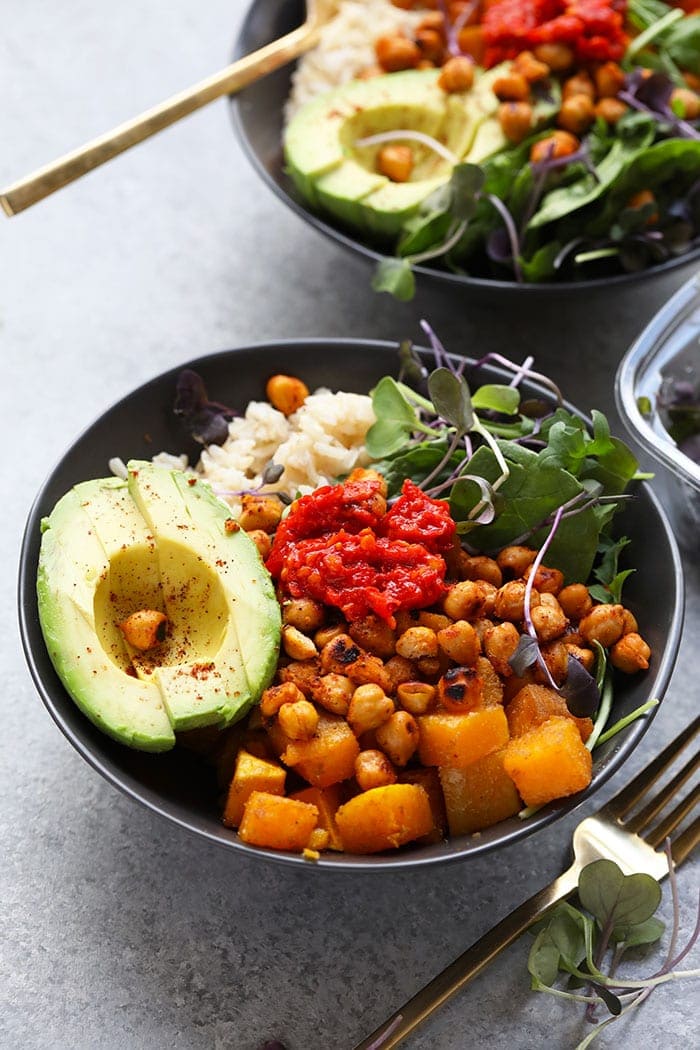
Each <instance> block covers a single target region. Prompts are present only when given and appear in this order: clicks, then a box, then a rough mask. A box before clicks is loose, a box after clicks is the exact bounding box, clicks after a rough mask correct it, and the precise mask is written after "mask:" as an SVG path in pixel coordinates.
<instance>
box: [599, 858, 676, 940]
mask: <svg viewBox="0 0 700 1050" xmlns="http://www.w3.org/2000/svg"><path fill="white" fill-rule="evenodd" d="M578 894H579V899H580V901H581V904H582V905H583V907H584V908H585V909H586V911H589V912H590V913H591V915H593V916H594V917H595V918H596V919H597V920H598V923H599V925H600V927H601V929H604V928H605V927H608V928H610V929H615V928H619V927H622V926H634V925H636V924H637V923H641V922H646V920H647V919H649V918H651V916H652V915H653V914H654V912H655V911H656V909H657V908H658V906H659V904H660V902H661V887H660V886H659V884H658V882H657V881H656V879H653V878H652V877H651V875H643V874H636V875H624V874H623V872H622V871H621V870H620V868H619V867H618V865H617V864H615V862H614V861H612V860H596V861H594V862H593V863H592V864H587V865H586V867H585V868H584V869H583V871H582V872H581V875H580V877H579V883H578Z"/></svg>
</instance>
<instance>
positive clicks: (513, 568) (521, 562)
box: [496, 547, 537, 578]
mask: <svg viewBox="0 0 700 1050" xmlns="http://www.w3.org/2000/svg"><path fill="white" fill-rule="evenodd" d="M536 557H537V551H534V550H533V549H532V547H504V548H503V550H501V551H499V552H498V554H497V555H496V563H497V565H498V567H499V568H500V569H501V571H502V572H504V573H506V574H507V575H508V576H513V577H515V578H518V577H520V576H524V575H525V570H526V569H527V568H528V566H529V565H532V563H533V561H534V560H535V558H536Z"/></svg>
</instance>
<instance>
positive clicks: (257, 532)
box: [248, 529, 272, 561]
mask: <svg viewBox="0 0 700 1050" xmlns="http://www.w3.org/2000/svg"><path fill="white" fill-rule="evenodd" d="M248 539H249V540H252V541H253V543H254V544H255V546H256V547H257V549H258V554H259V555H260V557H261V558H262V560H263V561H265V559H266V558H267V556H268V554H269V553H270V551H271V550H272V539H271V537H270V535H269V533H267V532H263V530H262V529H251V530H250V532H249V533H248Z"/></svg>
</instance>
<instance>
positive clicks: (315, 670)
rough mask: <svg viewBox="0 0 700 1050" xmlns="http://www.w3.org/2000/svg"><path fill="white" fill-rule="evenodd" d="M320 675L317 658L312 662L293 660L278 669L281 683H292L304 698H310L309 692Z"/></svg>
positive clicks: (319, 663)
mask: <svg viewBox="0 0 700 1050" xmlns="http://www.w3.org/2000/svg"><path fill="white" fill-rule="evenodd" d="M320 673H321V661H320V660H319V659H318V657H314V659H312V660H293V661H292V662H291V663H289V664H287V665H286V666H285V667H280V669H279V677H280V679H281V680H282V682H292V683H293V684H294V685H296V686H298V688H299V689H301V691H302V693H303V694H304V696H311V690H312V688H313V685H314V683H315V681H316V679H317V678H318V676H319V674H320Z"/></svg>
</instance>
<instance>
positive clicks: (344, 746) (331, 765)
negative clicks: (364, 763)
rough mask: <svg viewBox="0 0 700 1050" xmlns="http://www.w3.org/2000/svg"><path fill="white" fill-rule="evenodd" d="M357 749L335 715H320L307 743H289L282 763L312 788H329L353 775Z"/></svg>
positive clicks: (355, 742)
mask: <svg viewBox="0 0 700 1050" xmlns="http://www.w3.org/2000/svg"><path fill="white" fill-rule="evenodd" d="M359 753H360V745H359V744H358V742H357V737H356V736H355V734H354V733H353V731H352V729H351V728H350V726H349V725H348V723H347V722H346V721H345V719H344V718H341V717H340V716H339V715H331V714H321V715H320V716H319V720H318V727H317V729H316V732H315V733H314V735H313V736H312V737H310V739H309V740H289V741H288V743H287V745H286V748H285V750H284V753H283V755H282V761H283V762H284V763H285V765H287V766H292V768H293V769H295V770H296V772H297V773H299V774H300V776H302V777H303V778H304V780H308V782H309V784H313V786H314V787H322V788H325V787H330V785H331V784H339V783H340V781H341V780H347V779H348V778H349V777H351V776H352V775H353V773H354V772H355V759H356V758H357V756H358V755H359Z"/></svg>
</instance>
